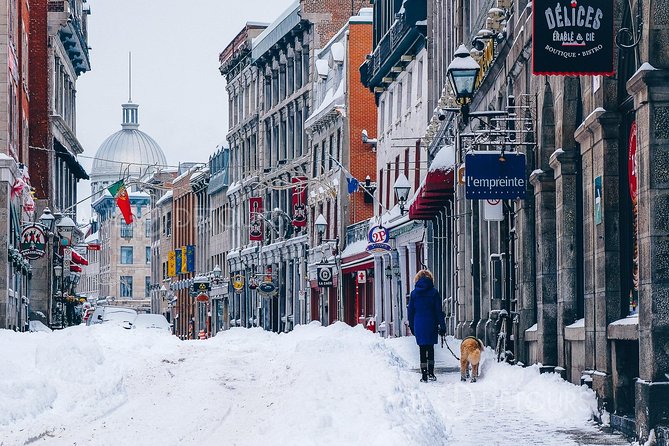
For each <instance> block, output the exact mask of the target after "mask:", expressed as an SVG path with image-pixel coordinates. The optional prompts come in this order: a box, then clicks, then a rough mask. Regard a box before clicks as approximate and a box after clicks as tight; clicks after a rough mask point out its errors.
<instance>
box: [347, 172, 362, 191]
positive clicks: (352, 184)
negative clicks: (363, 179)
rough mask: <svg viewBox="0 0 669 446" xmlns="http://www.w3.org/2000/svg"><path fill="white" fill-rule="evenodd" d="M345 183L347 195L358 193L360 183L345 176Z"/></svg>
mask: <svg viewBox="0 0 669 446" xmlns="http://www.w3.org/2000/svg"><path fill="white" fill-rule="evenodd" d="M346 183H348V193H349V194H352V193H353V192H357V191H358V187H359V186H360V182H359V181H358V180H357V179H356V178H355V177H353V176H352V175H348V174H347V175H346Z"/></svg>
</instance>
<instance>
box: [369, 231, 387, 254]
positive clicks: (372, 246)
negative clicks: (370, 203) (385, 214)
mask: <svg viewBox="0 0 669 446" xmlns="http://www.w3.org/2000/svg"><path fill="white" fill-rule="evenodd" d="M367 238H368V240H369V244H368V245H367V251H368V252H387V251H390V250H391V249H392V248H391V247H390V245H389V244H388V240H390V234H389V233H388V230H387V229H386V228H384V227H383V226H381V225H378V226H374V227H372V229H370V230H369V234H368V235H367Z"/></svg>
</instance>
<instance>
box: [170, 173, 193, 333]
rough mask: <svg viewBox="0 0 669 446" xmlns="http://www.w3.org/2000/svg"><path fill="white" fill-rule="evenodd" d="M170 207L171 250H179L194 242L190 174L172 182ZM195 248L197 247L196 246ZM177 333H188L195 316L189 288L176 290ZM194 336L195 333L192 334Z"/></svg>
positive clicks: (179, 278) (179, 275) (186, 276)
mask: <svg viewBox="0 0 669 446" xmlns="http://www.w3.org/2000/svg"><path fill="white" fill-rule="evenodd" d="M173 191H174V192H173V194H174V200H173V203H174V205H173V209H172V241H173V244H172V250H180V249H181V247H182V246H187V245H194V244H195V240H196V238H195V200H196V197H195V194H194V193H193V190H192V188H191V186H190V175H185V176H183V177H181V178H179V180H178V181H175V182H174V184H173ZM196 249H197V247H196ZM192 277H193V274H190V273H189V274H178V275H177V278H176V279H173V280H181V279H190V278H192ZM175 294H176V295H177V297H178V300H177V302H178V303H177V311H178V314H179V322H178V323H177V332H176V333H177V335H186V336H187V335H188V334H189V333H188V328H189V325H188V322H189V321H190V320H191V319H192V318H194V317H195V299H194V298H193V297H191V296H190V293H189V290H187V289H184V290H178V291H176V292H175ZM193 335H194V336H195V335H197V333H194V334H193Z"/></svg>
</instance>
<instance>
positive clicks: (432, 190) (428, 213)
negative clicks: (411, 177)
mask: <svg viewBox="0 0 669 446" xmlns="http://www.w3.org/2000/svg"><path fill="white" fill-rule="evenodd" d="M454 181H455V172H454V171H453V169H449V170H434V171H430V172H428V173H427V177H426V178H425V181H424V182H423V184H421V186H420V188H419V189H418V192H416V197H415V198H414V201H413V203H412V204H411V206H409V219H411V220H431V219H433V218H434V216H435V215H436V213H437V212H439V211H440V210H441V209H443V207H444V206H446V203H447V202H448V200H450V199H452V198H453V190H454Z"/></svg>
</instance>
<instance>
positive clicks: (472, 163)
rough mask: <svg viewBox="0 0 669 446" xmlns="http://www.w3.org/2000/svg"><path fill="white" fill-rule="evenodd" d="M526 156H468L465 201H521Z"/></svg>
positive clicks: (489, 154)
mask: <svg viewBox="0 0 669 446" xmlns="http://www.w3.org/2000/svg"><path fill="white" fill-rule="evenodd" d="M526 187H527V179H526V177H525V154H524V153H518V152H511V153H509V152H505V153H504V155H503V156H502V153H501V152H498V151H489V152H470V153H468V154H467V155H466V156H465V197H466V198H467V199H469V200H488V199H500V200H515V199H518V198H520V199H524V198H525V194H526V192H527V191H526Z"/></svg>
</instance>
